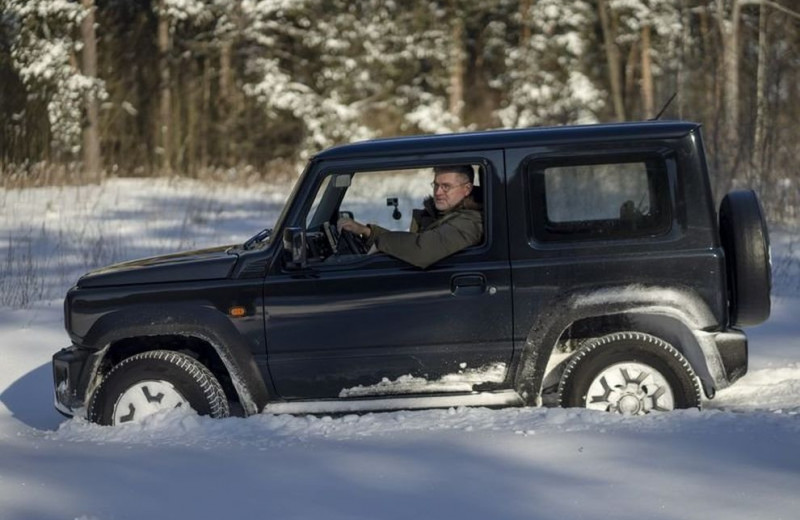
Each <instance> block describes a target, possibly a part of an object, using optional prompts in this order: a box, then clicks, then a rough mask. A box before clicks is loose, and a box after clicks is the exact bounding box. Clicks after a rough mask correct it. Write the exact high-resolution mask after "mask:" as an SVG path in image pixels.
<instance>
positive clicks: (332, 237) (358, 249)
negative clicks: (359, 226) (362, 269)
mask: <svg viewBox="0 0 800 520" xmlns="http://www.w3.org/2000/svg"><path fill="white" fill-rule="evenodd" d="M326 227H327V228H328V230H329V231H330V234H329V235H328V240H329V241H330V242H331V248H332V249H333V250H334V251H336V255H365V254H367V244H366V243H365V242H364V239H363V238H361V237H360V236H359V235H357V234H355V233H353V232H351V231H347V230H342V231H341V232H340V231H339V229H338V228H337V227H336V226H335V225H331V226H326Z"/></svg>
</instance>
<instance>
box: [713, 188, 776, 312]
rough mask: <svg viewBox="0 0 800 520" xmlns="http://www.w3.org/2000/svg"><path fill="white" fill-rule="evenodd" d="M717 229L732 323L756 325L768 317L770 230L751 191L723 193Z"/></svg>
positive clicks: (755, 196) (770, 284) (770, 286)
mask: <svg viewBox="0 0 800 520" xmlns="http://www.w3.org/2000/svg"><path fill="white" fill-rule="evenodd" d="M719 230H720V239H721V241H722V247H723V248H724V250H725V262H726V264H727V271H728V292H729V301H730V312H731V317H730V322H731V325H739V326H746V325H757V324H759V323H762V322H764V321H765V320H766V319H767V318H768V317H769V312H770V307H771V305H770V291H771V290H772V270H771V265H770V264H771V261H770V249H769V233H768V231H767V223H766V221H765V220H764V212H763V211H762V209H761V204H760V203H759V201H758V196H757V195H756V193H755V192H754V191H752V190H744V191H733V192H731V193H728V194H727V195H725V198H724V199H722V204H720V208H719Z"/></svg>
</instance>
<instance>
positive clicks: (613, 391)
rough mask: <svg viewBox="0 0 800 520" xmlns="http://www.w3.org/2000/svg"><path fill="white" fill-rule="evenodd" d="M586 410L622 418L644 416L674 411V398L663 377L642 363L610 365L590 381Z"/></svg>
mask: <svg viewBox="0 0 800 520" xmlns="http://www.w3.org/2000/svg"><path fill="white" fill-rule="evenodd" d="M586 408H589V409H591V410H602V411H606V412H616V413H620V414H623V415H644V414H646V413H649V412H651V411H661V412H666V411H669V410H672V409H674V408H675V395H674V394H673V392H672V387H671V386H670V385H669V383H668V382H667V380H666V378H665V377H664V376H663V375H662V374H661V372H659V371H658V370H656V369H654V368H653V367H651V366H649V365H645V364H643V363H618V364H615V365H611V366H609V367H607V368H606V369H604V370H603V371H602V372H600V373H599V374H597V376H596V377H595V378H594V379H593V380H592V383H591V385H589V390H588V392H587V393H586Z"/></svg>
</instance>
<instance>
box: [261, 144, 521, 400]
mask: <svg viewBox="0 0 800 520" xmlns="http://www.w3.org/2000/svg"><path fill="white" fill-rule="evenodd" d="M445 161H447V162H449V163H451V164H452V163H453V162H456V161H463V162H464V163H469V164H473V165H476V167H477V168H479V169H480V171H481V172H482V178H481V180H480V184H481V188H480V189H481V190H482V191H483V193H484V195H483V196H484V199H485V200H484V206H485V207H484V210H483V212H484V219H485V223H484V225H485V233H484V235H485V236H484V241H483V243H481V244H479V245H477V246H473V247H470V248H468V249H466V250H463V251H461V252H459V253H456V254H454V255H452V256H450V257H448V258H445V259H443V260H441V261H439V262H438V263H436V264H434V265H433V266H431V267H429V268H428V269H426V270H422V269H419V268H417V267H413V266H411V265H409V264H406V263H404V262H402V261H400V260H398V259H395V258H392V257H389V256H386V255H383V254H377V255H368V256H363V257H361V258H356V259H354V260H353V261H351V262H322V263H317V264H312V263H311V262H309V264H308V265H307V266H306V267H304V268H300V269H296V268H291V266H289V265H287V263H286V262H284V261H283V260H282V259H281V260H279V261H277V262H274V264H273V267H272V269H271V272H270V273H269V275H268V276H267V278H266V281H265V289H264V294H265V301H266V308H265V327H266V338H267V351H268V366H269V371H270V375H271V380H272V381H273V384H274V386H275V391H276V392H277V394H278V395H279V396H280V397H282V398H285V399H324V398H336V397H342V398H347V397H353V398H357V397H376V396H378V397H386V396H396V395H409V394H418V395H419V394H425V395H429V394H447V393H463V392H473V391H476V390H482V389H491V388H496V387H503V386H507V379H508V377H507V367H508V364H509V362H510V360H511V356H512V350H513V349H512V318H511V316H512V312H511V294H510V268H509V263H508V254H507V251H508V245H507V235H506V231H505V213H504V211H505V207H504V205H503V204H498V201H502V200H503V199H504V197H505V193H504V187H503V182H502V177H503V175H504V172H503V162H502V153H501V152H486V153H481V154H477V155H476V154H474V153H470V154H450V155H447V156H430V157H427V158H420V157H414V158H413V159H408V160H407V161H405V162H404V159H403V158H395V159H393V160H392V161H391V163H386V162H381V161H370V162H368V163H365V162H359V163H358V164H353V163H352V162H346V161H345V162H336V161H331V162H327V163H322V164H319V165H318V166H317V169H316V171H315V173H314V182H315V183H316V185H317V186H320V187H321V186H323V185H326V183H328V180H329V179H330V175H332V174H333V173H335V172H341V171H347V172H353V171H367V170H370V171H371V172H377V174H378V175H379V174H380V172H382V171H384V170H391V171H393V172H396V171H398V170H400V169H403V168H405V167H408V168H411V167H413V168H414V169H417V170H419V169H421V168H423V167H425V166H432V165H435V164H441V163H442V162H445ZM432 177H433V176H432V174H430V177H428V176H426V177H425V184H426V186H427V185H428V184H429V183H430V181H431V180H432ZM326 179H328V180H326ZM393 182H395V184H396V181H389V180H387V181H386V182H384V183H380V184H379V186H381V188H380V189H384V188H385V189H386V190H388V191H386V192H385V193H377V192H375V190H371V191H372V192H371V193H364V194H362V197H363V199H364V201H365V203H366V202H367V201H369V199H370V197H373V198H377V199H378V200H376V201H375V203H376V204H378V205H379V206H382V207H383V211H385V212H387V214H392V213H394V208H393V207H390V206H387V204H391V199H392V198H397V197H384V196H383V195H387V194H388V195H391V194H392V188H391V186H392V183H393ZM328 185H329V183H328ZM400 185H403V182H402V181H401V182H400ZM386 186H389V187H388V188H386ZM350 189H351V192H352V190H354V189H355V188H354V187H351V188H350ZM427 189H428V190H430V187H428V188H427ZM309 193H312V194H313V193H315V192H314V191H311V192H309ZM312 198H314V197H313V195H312V196H310V197H309V199H312ZM401 198H402V197H401ZM386 199H389V200H388V201H387V200H386ZM346 200H347V199H345V201H346ZM354 200H357V199H354ZM419 202H421V201H419ZM301 203H303V202H302V201H301ZM304 203H305V205H306V206H308V207H309V209H308V210H307V211H296V212H294V213H293V220H292V221H290V222H289V223H288V225H291V226H305V225H307V224H308V222H309V221H311V220H312V219H311V217H310V215H309V213H310V212H311V211H312V210H311V209H310V208H311V207H312V203H311V201H305V202H304ZM318 203H319V200H318V198H317V200H315V201H314V203H313V205H317V204H318ZM323 205H324V202H323ZM346 205H347V204H345V205H343V206H341V207H339V208H338V209H339V210H348V211H353V213H354V215H353V216H354V217H355V218H356V219H359V218H361V217H362V215H363V217H367V216H369V215H368V213H364V212H363V211H361V209H360V208H358V207H355V208H354V207H353V206H352V205H351V206H348V207H345V206H346ZM354 205H355V206H358V204H355V203H354ZM354 209H355V211H354ZM401 210H402V212H403V213H406V214H407V215H410V208H407V207H405V206H404V205H401ZM290 220H291V219H290ZM309 232H310V231H309Z"/></svg>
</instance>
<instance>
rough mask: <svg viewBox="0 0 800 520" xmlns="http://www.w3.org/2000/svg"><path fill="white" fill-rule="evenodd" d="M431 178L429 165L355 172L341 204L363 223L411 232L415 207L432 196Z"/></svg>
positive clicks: (343, 208) (342, 207)
mask: <svg viewBox="0 0 800 520" xmlns="http://www.w3.org/2000/svg"><path fill="white" fill-rule="evenodd" d="M431 179H432V176H431V170H430V168H414V169H404V170H385V171H359V172H355V173H354V174H353V178H352V181H351V184H350V187H349V188H348V189H347V192H346V193H345V195H344V198H343V199H342V204H341V206H340V207H341V210H342V211H349V212H350V213H352V215H353V217H354V218H355V219H356V220H358V221H360V222H369V223H372V224H378V225H379V226H381V227H384V228H386V229H390V230H392V231H408V229H409V226H410V225H411V215H412V210H413V209H414V208H419V207H421V206H422V201H423V199H425V197H427V196H428V195H430V192H431V187H430V182H431ZM394 201H397V211H395V206H394V204H393V203H394ZM396 217H399V218H396Z"/></svg>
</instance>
